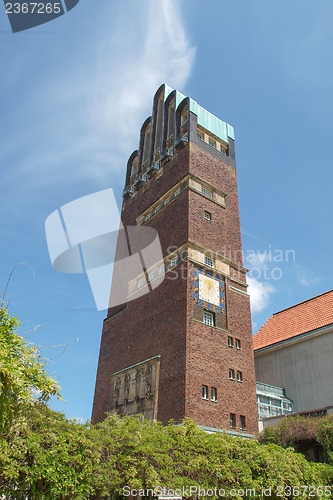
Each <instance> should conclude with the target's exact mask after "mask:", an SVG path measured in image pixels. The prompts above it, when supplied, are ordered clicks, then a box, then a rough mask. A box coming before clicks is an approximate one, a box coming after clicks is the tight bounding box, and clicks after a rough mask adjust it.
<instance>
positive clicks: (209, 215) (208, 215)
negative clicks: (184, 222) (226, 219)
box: [204, 210, 212, 220]
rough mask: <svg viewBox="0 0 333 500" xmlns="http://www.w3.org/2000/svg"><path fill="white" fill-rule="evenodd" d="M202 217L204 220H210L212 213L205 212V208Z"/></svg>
mask: <svg viewBox="0 0 333 500" xmlns="http://www.w3.org/2000/svg"><path fill="white" fill-rule="evenodd" d="M204 217H205V219H206V220H212V214H211V213H210V212H207V210H205V214H204Z"/></svg>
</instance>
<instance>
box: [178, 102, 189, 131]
mask: <svg viewBox="0 0 333 500" xmlns="http://www.w3.org/2000/svg"><path fill="white" fill-rule="evenodd" d="M187 134H188V104H186V106H184V107H183V109H182V112H181V115H180V137H186V136H187Z"/></svg>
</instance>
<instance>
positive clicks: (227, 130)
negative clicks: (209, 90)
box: [190, 98, 235, 142]
mask: <svg viewBox="0 0 333 500" xmlns="http://www.w3.org/2000/svg"><path fill="white" fill-rule="evenodd" d="M190 111H192V113H194V114H195V115H197V117H198V125H201V127H203V128H205V129H207V130H209V131H210V132H211V133H212V134H214V135H216V136H217V137H219V138H220V139H222V140H223V141H225V142H229V137H230V138H231V139H235V134H234V128H233V127H232V126H231V125H229V124H228V123H225V122H223V121H222V120H220V119H219V118H216V116H214V115H212V113H210V112H209V111H207V110H206V109H204V108H202V107H201V106H199V104H198V103H197V102H195V101H193V99H191V98H190Z"/></svg>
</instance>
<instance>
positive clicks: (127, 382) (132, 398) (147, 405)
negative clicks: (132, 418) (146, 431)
mask: <svg viewBox="0 0 333 500" xmlns="http://www.w3.org/2000/svg"><path fill="white" fill-rule="evenodd" d="M159 375H160V357H159V356H158V357H155V358H152V359H148V360H146V361H143V362H142V363H137V364H136V365H133V366H131V367H129V368H125V369H124V370H121V371H118V372H115V373H114V374H113V375H112V377H111V397H110V409H109V412H110V413H111V414H114V413H118V414H119V415H121V416H124V415H137V414H141V415H143V416H144V418H145V419H147V420H156V419H157V409H158V386H159Z"/></svg>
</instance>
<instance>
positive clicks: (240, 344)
mask: <svg viewBox="0 0 333 500" xmlns="http://www.w3.org/2000/svg"><path fill="white" fill-rule="evenodd" d="M236 349H238V350H239V351H240V350H241V349H242V343H241V341H240V339H236Z"/></svg>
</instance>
